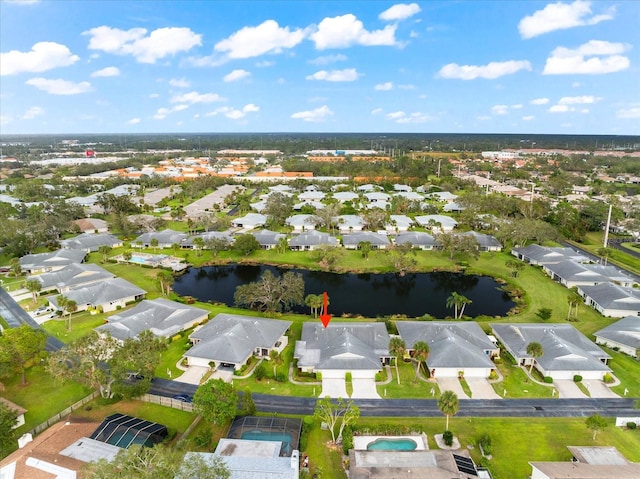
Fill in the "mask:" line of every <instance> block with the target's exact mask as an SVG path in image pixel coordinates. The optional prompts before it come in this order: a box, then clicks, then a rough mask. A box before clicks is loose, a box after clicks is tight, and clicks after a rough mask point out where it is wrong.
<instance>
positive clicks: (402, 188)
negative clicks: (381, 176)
mask: <svg viewBox="0 0 640 479" xmlns="http://www.w3.org/2000/svg"><path fill="white" fill-rule="evenodd" d="M393 191H403V192H408V191H413V188H411V187H410V186H409V185H404V184H400V183H395V184H394V185H393Z"/></svg>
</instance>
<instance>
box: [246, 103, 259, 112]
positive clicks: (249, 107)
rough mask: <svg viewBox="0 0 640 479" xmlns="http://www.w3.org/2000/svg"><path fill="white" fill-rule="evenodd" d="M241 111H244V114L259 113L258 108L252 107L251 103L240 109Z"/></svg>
mask: <svg viewBox="0 0 640 479" xmlns="http://www.w3.org/2000/svg"><path fill="white" fill-rule="evenodd" d="M242 111H244V112H245V113H250V112H256V111H260V107H259V106H257V105H254V104H253V103H248V104H246V105H245V106H244V107H243V108H242Z"/></svg>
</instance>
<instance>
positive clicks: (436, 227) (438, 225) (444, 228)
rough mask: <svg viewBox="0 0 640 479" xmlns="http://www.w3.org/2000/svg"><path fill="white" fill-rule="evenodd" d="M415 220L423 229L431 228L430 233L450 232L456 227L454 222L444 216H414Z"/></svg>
mask: <svg viewBox="0 0 640 479" xmlns="http://www.w3.org/2000/svg"><path fill="white" fill-rule="evenodd" d="M415 220H416V223H418V224H419V225H420V226H422V227H423V228H431V231H438V232H450V231H453V229H454V228H455V227H456V226H458V222H457V221H456V220H454V219H453V218H452V217H451V216H445V215H421V216H416V218H415Z"/></svg>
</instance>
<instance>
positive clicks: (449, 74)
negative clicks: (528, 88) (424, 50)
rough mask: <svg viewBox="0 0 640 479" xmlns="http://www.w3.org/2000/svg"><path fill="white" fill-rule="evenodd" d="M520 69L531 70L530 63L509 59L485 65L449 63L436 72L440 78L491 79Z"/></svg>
mask: <svg viewBox="0 0 640 479" xmlns="http://www.w3.org/2000/svg"><path fill="white" fill-rule="evenodd" d="M520 70H527V71H531V63H529V62H528V61H527V60H509V61H506V62H491V63H489V64H487V65H458V64H457V63H449V64H448V65H445V66H443V67H442V68H441V69H440V71H439V72H438V76H440V77H442V78H458V79H460V80H475V79H476V78H486V79H489V80H493V79H495V78H500V77H501V76H504V75H511V74H513V73H516V72H518V71H520Z"/></svg>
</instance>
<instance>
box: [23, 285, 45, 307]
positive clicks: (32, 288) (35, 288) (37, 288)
mask: <svg viewBox="0 0 640 479" xmlns="http://www.w3.org/2000/svg"><path fill="white" fill-rule="evenodd" d="M24 287H25V288H26V289H27V291H29V292H30V293H31V297H32V298H33V303H34V304H35V303H36V302H37V301H38V293H39V292H40V290H41V289H42V283H41V282H40V281H38V280H37V279H29V280H27V282H26V283H25V284H24Z"/></svg>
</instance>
